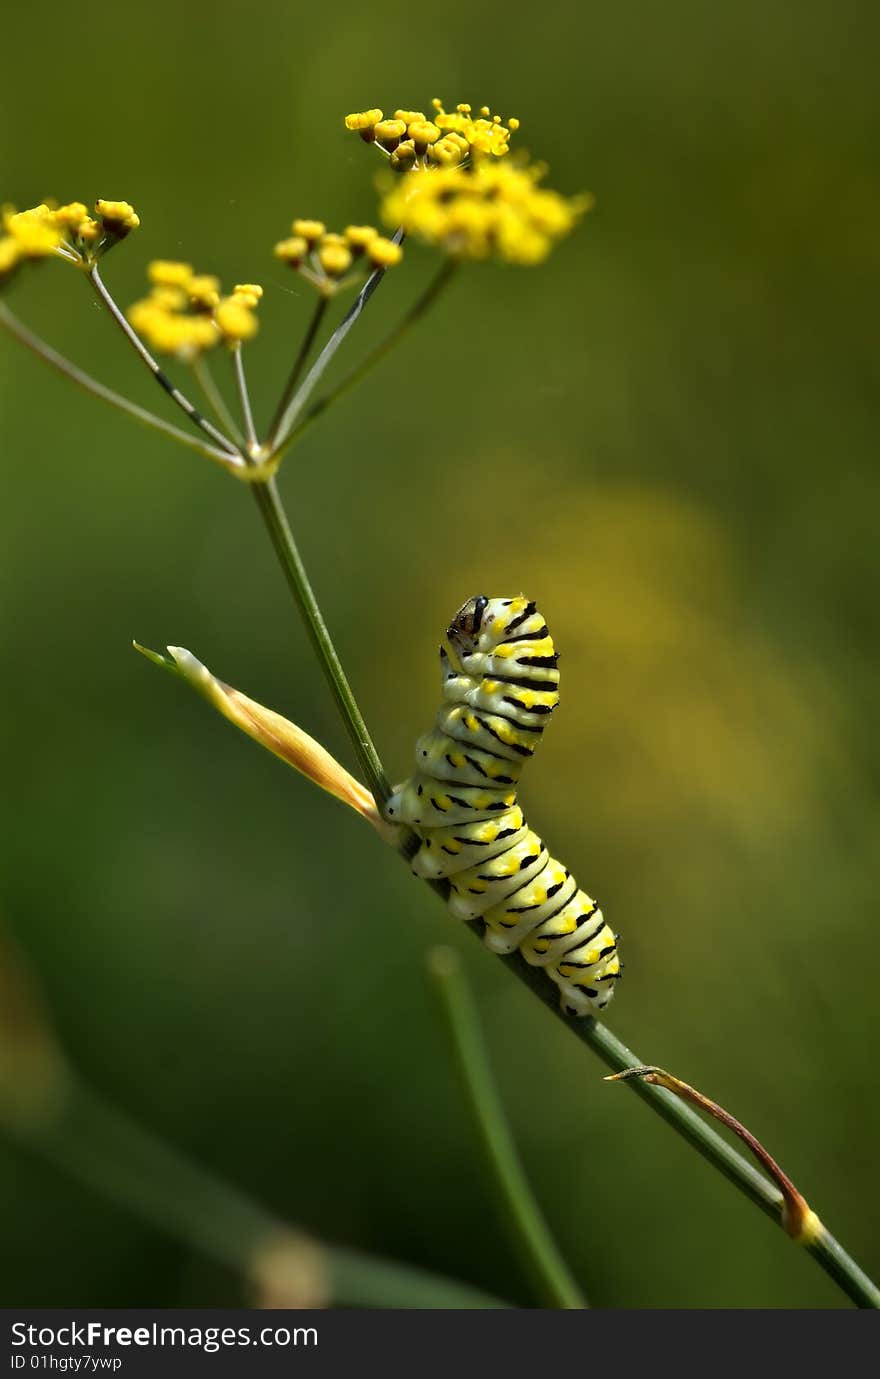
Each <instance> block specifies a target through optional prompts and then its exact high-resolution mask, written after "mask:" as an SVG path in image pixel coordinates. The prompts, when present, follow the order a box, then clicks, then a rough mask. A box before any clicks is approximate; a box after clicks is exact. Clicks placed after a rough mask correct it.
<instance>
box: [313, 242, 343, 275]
mask: <svg viewBox="0 0 880 1379" xmlns="http://www.w3.org/2000/svg"><path fill="white" fill-rule="evenodd" d="M328 238H329V237H328ZM318 261H319V263H320V265H321V267H322V268H323V270H324V272H325V273H327V274H328V275H329V277H331V278H341V277H342V275H343V273H347V272H348V270H349V268H350V267H351V250H350V249H349V248H348V247H347V245H346V244H345V243H344V242H343V243H342V244H328V243H327V240H326V239H325V240H323V241H322V242H321V244H320V246H319V248H318Z"/></svg>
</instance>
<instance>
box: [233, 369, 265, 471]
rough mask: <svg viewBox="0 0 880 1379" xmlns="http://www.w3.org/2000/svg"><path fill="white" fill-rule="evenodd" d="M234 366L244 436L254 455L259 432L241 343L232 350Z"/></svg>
mask: <svg viewBox="0 0 880 1379" xmlns="http://www.w3.org/2000/svg"><path fill="white" fill-rule="evenodd" d="M232 368H233V372H234V374H235V387H236V390H237V392H238V401H239V406H240V407H241V416H242V421H243V422H244V438H245V441H246V442H247V448H248V450H249V451H250V453H251V454H252V455H253V454H255V453H256V451H257V449H258V448H259V447H258V441H257V433H256V430H255V428H254V413H253V408H252V407H251V395H250V393H249V392H248V385H247V378H246V377H245V372H244V359H243V357H242V351H241V345H240V344H238V345H236V346H235V347H234V349H233V351H232Z"/></svg>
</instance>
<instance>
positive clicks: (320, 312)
mask: <svg viewBox="0 0 880 1379" xmlns="http://www.w3.org/2000/svg"><path fill="white" fill-rule="evenodd" d="M329 305H330V298H329V297H328V296H327V295H326V294H324V293H322V294H321V296H320V297H319V298H318V300H317V302H316V303H315V309H314V311H313V312H312V317H311V320H310V321H309V324H308V327H307V329H306V333H305V335H304V336H303V339H302V344H301V345H300V347H299V351H298V353H297V356H296V359H295V360H294V361H293V368H292V369H291V371H290V374H289V376H288V379H287V382H286V384H285V385H284V391H283V393H282V394H281V397H280V398H279V400H278V406H277V407H276V408H275V415H274V416H273V418H272V424H271V426H270V427H269V434H268V439H267V442H266V444H267V446H268V448H269V450H270V451H272V450H273V449H274V448H275V446H276V444H277V442H278V436H279V434H280V431H281V427H282V424H283V422H284V417H285V415H286V413H287V408H288V407H289V405H290V401H291V398H292V397H293V395H294V393H295V392H296V389H297V384H298V383H299V380H300V378H301V376H302V371H303V369H304V368H305V366H306V360H307V359H308V357H309V355H310V354H311V352H312V345H313V344H314V343H315V337H316V336H317V334H318V331H319V330H320V329H321V322H322V321H323V320H324V316H325V315H326V312H327V307H328V306H329Z"/></svg>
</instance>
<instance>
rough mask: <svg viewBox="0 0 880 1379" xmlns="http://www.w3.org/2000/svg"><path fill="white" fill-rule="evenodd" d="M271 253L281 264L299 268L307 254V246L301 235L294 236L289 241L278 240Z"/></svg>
mask: <svg viewBox="0 0 880 1379" xmlns="http://www.w3.org/2000/svg"><path fill="white" fill-rule="evenodd" d="M272 252H273V253H274V255H275V257H276V259H280V260H281V262H282V263H287V264H289V265H290V267H291V268H299V266H300V264H301V263H302V261H303V259H304V258H305V256H306V254H307V253H308V252H309V245H308V241H307V240H305V239H303V237H302V235H294V236H293V237H292V238H291V239H282V240H279V242H278V243H277V244H276V245H275V248H274V249H273V251H272Z"/></svg>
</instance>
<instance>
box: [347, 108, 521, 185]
mask: <svg viewBox="0 0 880 1379" xmlns="http://www.w3.org/2000/svg"><path fill="white" fill-rule="evenodd" d="M432 106H433V113H432V114H431V115H430V116H427V115H425V112H424V111H423V110H395V112H394V116H393V118H390V119H386V118H385V115H384V113H383V112H382V111H381V110H379V109H375V110H360V111H357V112H355V113H354V114H353V115H346V117H345V127H346V129H350V130H353V131H354V132H355V133H357V134H359V135H360V136H361V138H362V139H363V140H364V141H365V142H366V143H368V144H374V145H375V147H376V148H378V149H379V151H380V153H384V154H386V156H387V157H388V161H389V163H390V165H391V167H392V168H393V169H394V170H395V172H408V171H410V170H413V169H416V168H428V167H456V166H457V165H458V164H460V163H465V162H467V161H468V159H469V158H470V157H471V156H472V155H474V154H485V155H486V156H488V157H494V158H503V157H504V155H505V154H506V153H507V152H508V151H509V150H508V144H509V140H510V136H511V134H512V133H514V132H515V131H516V130H517V129H519V120H514V119H511V120H508V121H507V124H504V123H503V121H502V119H501V116H500V115H493V114H492V111H491V110H490V109H489V107H488V105H484V106H482V107H481V108H480V113H479V115H477V116H476V117H475V116H474V114H473V109H472V107H471V106H469V105H457V106H456V107H455V110H453V111H451V112H450V111H447V110H444V108H443V102H442V101H441V100H438V99H436V98H435V100H434V101H432Z"/></svg>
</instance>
